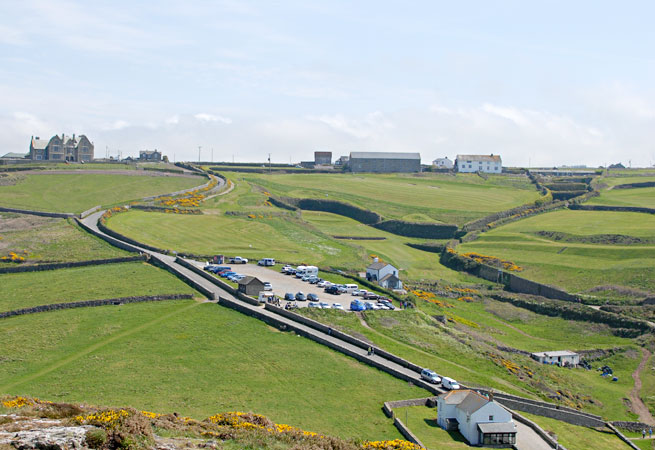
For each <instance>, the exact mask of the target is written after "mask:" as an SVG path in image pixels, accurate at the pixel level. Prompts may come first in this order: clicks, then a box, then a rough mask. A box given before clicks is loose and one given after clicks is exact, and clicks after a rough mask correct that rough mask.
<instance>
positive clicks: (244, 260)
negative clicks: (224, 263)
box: [230, 256, 248, 264]
mask: <svg viewBox="0 0 655 450" xmlns="http://www.w3.org/2000/svg"><path fill="white" fill-rule="evenodd" d="M247 263H248V259H247V258H242V257H240V256H235V257H234V258H230V264H247Z"/></svg>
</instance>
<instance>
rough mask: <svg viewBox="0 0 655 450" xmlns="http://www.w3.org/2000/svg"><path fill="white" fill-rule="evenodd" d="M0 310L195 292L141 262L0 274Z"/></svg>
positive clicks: (171, 276)
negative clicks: (0, 286) (0, 290)
mask: <svg viewBox="0 0 655 450" xmlns="http://www.w3.org/2000/svg"><path fill="white" fill-rule="evenodd" d="M0 284H1V285H2V296H0V311H11V310H14V309H21V308H29V307H32V306H38V305H47V304H51V303H67V302H76V301H82V300H100V299H105V298H117V297H131V296H135V295H158V294H196V295H197V296H198V297H201V295H200V294H199V293H197V292H196V291H195V290H193V289H192V288H191V287H189V286H188V285H187V284H185V283H184V282H182V281H181V280H179V279H178V278H176V277H175V276H173V275H171V274H170V273H168V272H166V271H165V270H163V269H159V268H157V267H154V266H151V265H150V264H146V263H141V262H132V263H121V264H105V265H102V266H88V267H76V268H72V269H58V270H47V271H43V272H24V273H8V274H1V275H0Z"/></svg>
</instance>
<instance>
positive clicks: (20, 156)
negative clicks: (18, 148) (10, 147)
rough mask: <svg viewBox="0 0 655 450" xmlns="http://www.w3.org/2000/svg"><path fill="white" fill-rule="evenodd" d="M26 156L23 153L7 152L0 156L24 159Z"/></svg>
mask: <svg viewBox="0 0 655 450" xmlns="http://www.w3.org/2000/svg"><path fill="white" fill-rule="evenodd" d="M25 156H26V154H25V153H14V152H9V153H5V154H4V155H2V157H3V158H25Z"/></svg>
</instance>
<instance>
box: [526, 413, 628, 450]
mask: <svg viewBox="0 0 655 450" xmlns="http://www.w3.org/2000/svg"><path fill="white" fill-rule="evenodd" d="M521 415H523V416H525V417H526V418H527V419H530V420H532V421H533V422H534V423H536V424H537V425H539V426H540V427H541V428H543V429H544V430H546V431H552V432H553V433H555V434H556V435H557V441H558V442H559V443H560V444H562V445H563V446H564V447H566V448H567V449H568V450H588V449H589V448H599V449H600V448H602V449H603V450H627V449H629V448H630V447H629V446H628V444H626V443H625V442H623V441H622V440H620V439H619V438H618V437H617V436H616V435H615V434H614V433H613V432H612V431H611V430H610V429H609V428H605V429H603V430H597V429H595V428H587V427H580V426H577V425H571V424H568V423H565V422H560V421H559V420H555V419H550V418H548V417H542V416H535V415H534V414H528V413H524V412H521Z"/></svg>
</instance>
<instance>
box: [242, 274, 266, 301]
mask: <svg viewBox="0 0 655 450" xmlns="http://www.w3.org/2000/svg"><path fill="white" fill-rule="evenodd" d="M263 290H264V283H263V282H262V281H260V280H259V278H257V277H251V276H247V277H244V278H242V279H240V280H239V292H241V293H242V294H246V295H250V296H255V297H257V296H259V293H260V292H262V291H263Z"/></svg>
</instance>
